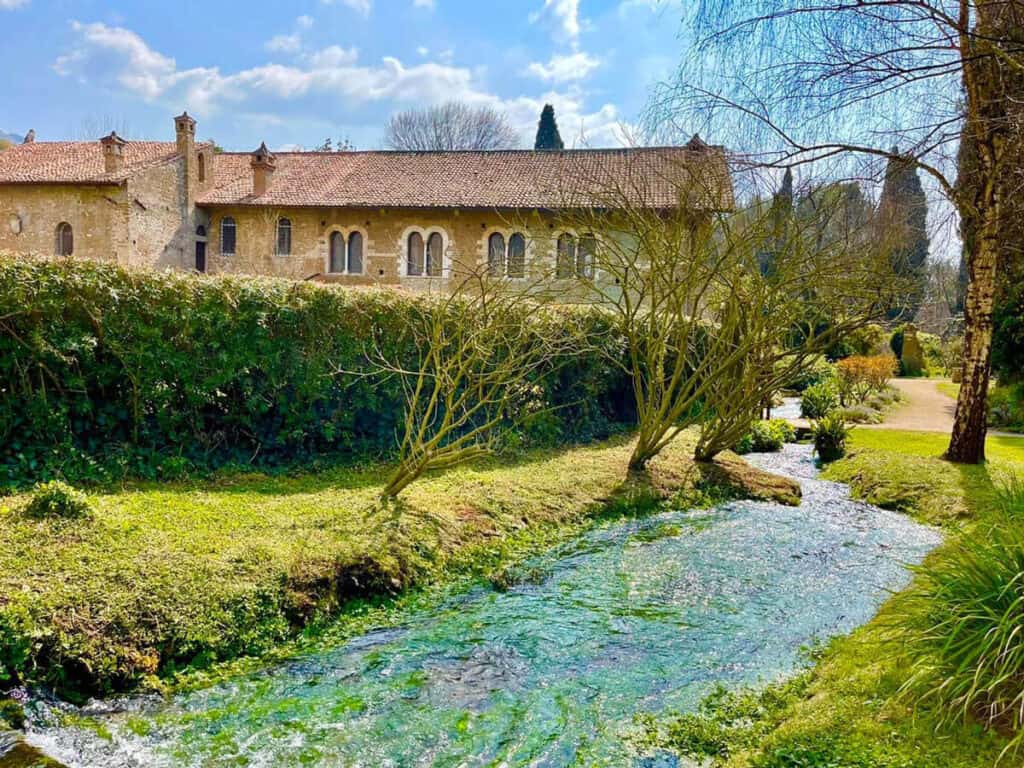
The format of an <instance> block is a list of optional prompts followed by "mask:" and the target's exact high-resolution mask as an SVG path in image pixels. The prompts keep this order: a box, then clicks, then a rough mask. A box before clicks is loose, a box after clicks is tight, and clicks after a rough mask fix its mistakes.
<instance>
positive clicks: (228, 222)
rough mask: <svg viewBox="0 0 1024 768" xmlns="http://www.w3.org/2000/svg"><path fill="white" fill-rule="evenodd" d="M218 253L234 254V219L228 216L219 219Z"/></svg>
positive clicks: (222, 254)
mask: <svg viewBox="0 0 1024 768" xmlns="http://www.w3.org/2000/svg"><path fill="white" fill-rule="evenodd" d="M220 255H221V256H234V255H235V220H234V219H233V218H231V217H230V216H225V217H224V218H223V219H221V220H220Z"/></svg>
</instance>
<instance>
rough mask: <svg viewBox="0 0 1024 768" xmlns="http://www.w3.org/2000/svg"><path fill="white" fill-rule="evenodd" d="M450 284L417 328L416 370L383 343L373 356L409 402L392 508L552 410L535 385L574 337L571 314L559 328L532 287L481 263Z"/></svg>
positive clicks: (390, 491) (389, 494)
mask: <svg viewBox="0 0 1024 768" xmlns="http://www.w3.org/2000/svg"><path fill="white" fill-rule="evenodd" d="M452 283H453V285H452V286H451V290H450V291H447V292H444V293H442V294H440V295H437V296H431V297H429V298H427V299H425V300H424V302H423V304H422V305H421V312H420V314H419V315H418V316H417V317H416V318H415V319H414V321H413V322H412V323H411V325H410V327H409V333H410V336H411V338H412V341H413V343H414V345H415V347H416V349H417V353H418V365H417V366H416V367H414V368H412V369H409V368H407V367H405V366H404V365H403V364H402V363H401V361H397V360H392V359H388V358H387V357H386V355H385V353H384V352H383V351H382V350H383V348H384V345H383V344H382V345H379V347H378V351H377V352H376V353H375V354H373V355H372V357H373V358H374V359H375V362H376V368H377V373H378V374H383V375H387V376H397V377H398V378H399V380H400V381H401V383H402V387H403V391H404V393H405V415H404V418H403V422H402V427H401V442H400V445H399V459H398V466H397V467H396V468H395V471H394V473H393V474H392V475H391V477H390V478H389V480H388V482H387V484H386V486H385V487H384V490H383V492H382V497H383V498H384V499H385V500H393V499H395V498H396V497H397V496H398V494H400V493H401V492H402V491H403V490H404V489H405V488H407V487H408V486H409V485H410V484H411V483H413V482H414V481H415V480H417V479H418V478H420V477H421V476H422V475H423V474H424V473H425V472H428V471H431V470H438V469H447V468H450V467H453V466H456V465H458V464H462V463H464V462H466V461H470V460H472V459H475V458H478V457H480V456H483V455H485V454H488V453H490V452H491V451H492V450H494V448H495V446H496V445H497V444H498V442H499V441H500V440H501V439H502V437H503V435H505V434H506V433H507V432H508V431H509V430H512V429H515V428H516V427H517V426H519V425H521V424H522V423H523V422H524V420H526V419H527V418H530V417H531V416H534V415H536V414H537V413H538V412H540V411H542V410H543V409H545V408H546V407H547V406H546V404H545V403H543V402H542V401H541V400H539V397H540V396H539V394H538V393H539V391H540V390H539V389H537V388H536V387H535V386H534V383H533V382H534V380H535V379H536V377H537V375H538V374H539V373H540V372H541V371H542V370H544V369H545V368H548V367H550V366H552V365H553V364H555V363H556V361H557V360H558V359H559V356H560V355H561V354H564V351H565V348H567V347H568V346H569V344H570V342H571V340H572V339H573V338H574V334H573V333H571V332H570V331H569V328H571V325H572V322H573V317H572V315H571V314H566V315H565V316H564V317H563V316H561V315H559V317H558V320H557V322H556V321H555V320H554V318H553V316H552V315H551V314H550V313H551V312H554V310H544V309H542V308H541V307H540V305H539V304H538V303H537V301H536V300H535V299H534V294H535V291H534V286H533V285H532V284H531V283H530V282H529V281H528V280H510V279H506V278H503V277H496V276H493V275H490V274H488V269H487V266H486V265H483V266H479V265H475V264H473V265H465V266H464V267H463V268H462V269H459V270H458V272H457V273H456V276H455V277H453V278H452ZM576 338H578V337H576Z"/></svg>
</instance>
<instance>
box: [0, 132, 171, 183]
mask: <svg viewBox="0 0 1024 768" xmlns="http://www.w3.org/2000/svg"><path fill="white" fill-rule="evenodd" d="M123 155H124V166H125V167H124V170H122V171H120V172H118V173H107V172H106V171H104V169H103V148H102V147H101V146H100V143H99V141H34V142H31V143H29V144H16V145H14V146H13V147H10V148H9V149H7V150H6V151H4V152H0V184H118V183H120V182H122V181H124V180H125V179H126V178H128V177H129V176H130V175H131V174H132V173H134V172H136V171H139V170H141V169H142V168H145V167H148V166H151V165H156V164H158V163H162V162H165V161H168V160H171V159H173V158H175V157H177V156H178V148H177V145H176V144H175V143H174V142H167V141H129V142H127V143H126V144H125V145H124V151H123Z"/></svg>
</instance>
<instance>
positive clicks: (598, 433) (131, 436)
mask: <svg viewBox="0 0 1024 768" xmlns="http://www.w3.org/2000/svg"><path fill="white" fill-rule="evenodd" d="M427 311H437V310H436V304H435V303H431V302H429V301H427V300H425V299H423V298H418V297H415V296H410V295H407V294H403V293H400V292H396V291H388V290H379V291H378V290H345V289H339V288H333V287H327V286H322V285H315V284H310V283H296V282H291V281H284V280H273V279H261V278H246V277H206V276H198V275H190V274H182V273H169V272H168V273H153V272H136V271H126V270H123V269H120V268H118V267H116V266H112V265H109V264H100V263H94V262H84V261H74V260H68V261H52V260H26V259H22V258H11V257H0V487H6V488H16V487H20V486H24V485H27V484H29V483H33V482H36V481H40V480H48V479H52V478H63V479H67V480H71V481H74V482H88V481H106V480H110V479H114V478H117V477H122V476H141V477H150V478H170V477H176V476H180V475H182V474H185V473H187V472H190V471H195V470H198V471H204V470H207V469H212V468H215V467H218V466H222V465H224V464H230V463H244V464H257V465H260V466H263V467H267V466H274V465H282V464H287V463H290V462H295V461H303V462H308V461H310V460H313V459H315V458H316V457H320V456H330V457H331V458H332V460H338V459H342V460H352V461H358V460H360V459H366V458H369V457H374V458H377V457H386V456H388V455H389V454H390V453H391V451H392V450H393V447H394V444H395V431H396V427H397V425H398V422H399V419H400V418H401V414H402V396H401V384H400V382H399V381H397V380H396V379H394V378H392V379H386V378H384V379H382V378H381V377H377V376H366V375H363V374H365V373H367V372H368V371H369V370H370V369H371V368H372V367H373V366H372V365H370V363H369V361H368V357H367V355H368V352H369V350H370V345H371V342H373V343H375V344H376V345H377V347H378V348H379V349H380V350H382V351H383V352H384V354H386V355H387V356H388V357H389V358H390V359H392V360H403V361H406V364H413V361H414V360H415V350H414V346H413V344H412V342H411V339H410V337H409V335H408V333H407V331H406V329H407V328H408V324H409V320H410V319H411V318H412V317H413V316H414V314H415V313H417V312H427ZM579 322H582V323H583V326H584V328H585V329H586V332H585V334H583V336H584V337H585V338H581V339H580V341H579V343H578V345H577V346H576V347H574V351H573V352H570V353H567V354H566V355H565V356H564V358H563V359H559V360H557V361H554V363H553V365H552V367H551V369H550V370H548V371H546V372H544V373H543V374H541V375H540V378H539V380H538V381H537V382H536V384H537V386H539V387H540V389H541V397H542V398H543V400H544V401H545V402H546V404H547V405H549V406H554V407H555V409H554V410H553V411H551V412H545V413H544V414H543V415H542V416H540V417H538V418H537V419H536V421H535V422H534V423H533V424H531V425H530V426H528V427H527V429H526V433H525V434H524V435H523V437H524V438H525V439H526V440H527V441H529V442H532V443H544V442H546V443H555V442H578V441H583V440H590V439H594V438H600V437H604V436H606V435H608V434H609V433H611V432H613V431H615V430H616V429H617V428H618V427H619V426H620V425H621V424H623V423H628V422H630V421H631V419H632V413H631V407H632V406H631V398H630V396H629V389H628V387H629V383H628V381H627V380H626V378H625V377H624V375H623V374H622V373H621V372H620V371H619V370H618V369H617V368H616V367H615V366H613V365H611V364H610V363H609V362H608V360H607V357H606V356H605V355H602V354H600V353H598V352H597V351H595V350H594V349H593V343H594V342H595V341H597V342H599V343H602V344H613V345H614V344H616V343H617V338H616V335H615V334H614V332H613V331H612V329H611V328H610V327H609V325H608V322H609V321H608V319H607V318H606V317H605V316H603V315H601V314H600V313H598V312H596V311H590V312H583V313H582V316H579V315H577V316H576V317H575V321H574V323H572V324H571V325H574V326H576V325H578V324H579ZM564 332H566V333H568V332H569V331H568V330H566V331H564Z"/></svg>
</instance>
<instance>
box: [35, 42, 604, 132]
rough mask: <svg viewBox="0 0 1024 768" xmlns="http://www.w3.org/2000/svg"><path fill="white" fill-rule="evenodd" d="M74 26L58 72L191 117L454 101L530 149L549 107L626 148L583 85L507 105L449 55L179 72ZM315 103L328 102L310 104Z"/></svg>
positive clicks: (319, 59)
mask: <svg viewBox="0 0 1024 768" xmlns="http://www.w3.org/2000/svg"><path fill="white" fill-rule="evenodd" d="M72 28H73V29H74V31H75V32H76V33H77V35H78V40H77V42H76V44H75V47H74V48H73V49H72V50H71V51H70V52H68V53H66V54H64V55H62V56H61V57H60V58H58V59H57V61H56V62H55V63H54V70H55V71H56V72H58V73H59V74H61V75H64V76H69V77H76V78H78V79H80V80H83V81H89V82H97V83H100V84H106V85H114V86H116V87H119V88H122V89H124V90H126V91H128V92H130V93H134V94H136V95H137V96H139V97H140V98H142V99H144V100H146V101H157V100H160V101H166V102H168V104H169V105H171V104H173V105H174V106H175V108H177V106H178V105H181V104H184V105H186V106H187V108H188V110H189V111H190V112H195V113H200V114H205V115H206V116H210V115H212V114H213V113H215V112H216V111H218V110H223V109H226V108H229V107H230V108H232V109H233V110H235V111H236V112H238V111H251V113H252V114H269V115H278V116H279V117H281V118H282V119H283V117H284V116H287V117H288V118H289V121H294V117H295V115H296V114H299V115H302V116H303V119H305V117H306V115H305V113H304V112H303V111H302V110H303V109H305V108H307V107H308V106H309V104H315V105H316V106H315V107H310V109H313V110H315V111H316V113H317V114H318V115H319V114H320V113H321V112H322V105H323V104H324V101H325V100H324V99H323V98H322V97H323V96H325V95H326V96H328V97H330V98H329V99H327V101H328V102H334V103H342V104H345V106H346V109H347V110H349V111H351V109H354V108H358V106H359V105H360V104H369V103H381V104H385V105H388V106H389V107H393V108H396V109H397V108H403V107H405V106H409V105H415V106H422V105H424V104H439V103H442V102H445V101H449V100H452V99H455V100H459V101H464V102H467V103H469V104H476V105H486V106H490V107H493V108H495V109H497V110H500V111H502V112H505V113H506V114H507V115H508V116H509V119H510V121H511V122H512V124H513V126H515V127H516V128H517V129H518V130H519V131H520V135H521V136H522V138H523V140H524V143H526V142H532V139H533V134H534V132H535V131H536V127H537V119H538V117H539V115H540V111H541V108H542V107H543V106H544V104H545V103H551V104H554V106H555V109H556V112H557V115H558V123H559V127H560V128H561V133H562V137H563V139H565V142H566V145H568V146H572V145H580V144H583V143H588V144H591V145H595V146H601V145H608V144H620V143H622V142H623V139H622V135H621V130H620V129H621V125H620V124H621V119H620V116H619V114H618V112H617V110H616V108H615V107H614V106H613V105H611V104H605V105H604V106H602V107H600V108H599V109H598V110H596V111H593V112H588V111H587V110H586V108H585V105H584V103H583V95H582V94H581V93H580V92H579V89H578V88H576V87H575V86H574V87H573V88H570V89H569V92H568V93H563V92H558V91H551V92H548V93H545V94H543V95H541V96H539V97H537V98H534V97H532V96H518V97H514V98H502V97H499V96H498V95H496V94H494V93H492V92H490V91H488V90H487V89H486V88H485V87H484V85H483V83H482V78H483V73H482V72H481V71H478V70H474V69H470V68H467V67H460V66H454V65H452V64H450V63H446V62H445V61H444V58H443V57H445V56H446V54H447V55H448V56H450V55H451V52H450V51H449V52H446V53H442V54H439V57H441V60H440V61H424V62H421V63H417V64H412V65H410V64H406V63H404V62H402V61H401V60H399V59H397V58H394V57H390V56H389V57H385V58H383V59H382V60H381V61H379V62H377V63H360V62H359V52H358V51H357V50H356V49H355V48H342V47H340V46H330V47H328V48H323V49H320V50H317V51H310V52H307V53H303V54H301V55H300V56H298V57H297V58H296V59H295V60H294V62H293V63H291V64H277V63H269V64H265V65H262V66H258V67H252V68H249V69H243V70H239V71H237V72H228V73H225V72H221V70H220V69H219V68H218V67H195V68H192V69H178V67H177V63H176V62H175V60H174V59H173V58H171V57H169V56H165V55H163V54H161V53H160V52H158V51H155V50H153V49H152V48H150V47H149V45H148V44H147V43H146V42H145V41H144V40H143V39H142V38H141V37H140V36H139V35H137V34H136V33H135V32H132V31H131V30H128V29H124V28H121V27H108V26H106V25H104V24H101V23H93V24H82V23H79V22H74V23H73V24H72ZM567 58H573V57H567ZM556 59H557V57H556ZM556 59H553V60H552V63H549V64H548V65H546V67H545V70H544V71H545V72H547V71H548V70H551V71H555V70H558V71H559V72H562V71H563V69H564V72H569V71H571V68H570V67H568V66H566V67H564V68H563V69H559V66H560V65H558V63H557V61H556ZM576 71H578V70H576ZM551 79H552V81H553V82H557V80H556V78H551ZM310 96H314V97H321V98H315V99H314V100H313V101H312V102H308V101H307V102H303V101H302V100H303V99H304V98H306V97H310ZM286 105H287V106H286ZM311 114H312V113H311Z"/></svg>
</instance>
